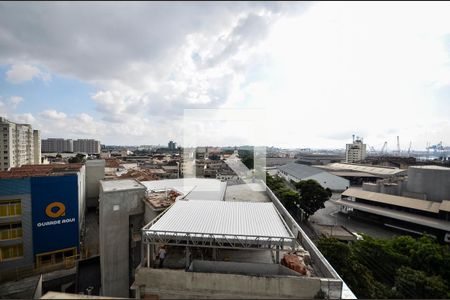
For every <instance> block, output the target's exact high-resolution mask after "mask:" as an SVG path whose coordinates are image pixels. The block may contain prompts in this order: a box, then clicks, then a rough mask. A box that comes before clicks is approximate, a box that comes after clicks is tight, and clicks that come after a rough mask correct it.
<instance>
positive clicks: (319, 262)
mask: <svg viewBox="0 0 450 300" xmlns="http://www.w3.org/2000/svg"><path fill="white" fill-rule="evenodd" d="M264 185H265V184H264ZM265 187H266V191H267V194H268V195H269V198H270V200H271V201H272V203H273V204H274V205H275V207H276V208H277V210H278V212H279V213H280V215H281V217H282V218H283V219H284V221H285V222H286V225H287V226H288V227H289V228H290V229H291V231H292V232H293V233H294V235H296V236H297V241H298V242H299V243H300V244H301V245H302V246H303V248H305V250H307V251H309V253H310V255H311V260H312V262H313V265H314V269H315V270H316V272H320V273H321V274H320V275H321V276H322V277H324V278H323V279H322V280H323V281H327V282H328V283H329V287H328V288H323V290H324V291H325V292H326V293H327V294H328V295H329V297H330V298H341V295H342V292H343V291H344V292H345V293H346V295H347V296H348V297H350V298H354V299H356V297H355V296H354V295H353V293H352V291H351V290H350V289H349V288H348V287H347V286H346V285H345V283H344V282H343V280H342V278H341V277H340V276H339V274H338V273H337V272H336V271H335V270H334V269H333V267H332V266H331V265H330V263H329V262H328V261H327V259H326V258H325V257H324V256H323V254H322V253H321V252H320V251H319V249H318V248H317V247H316V245H314V243H313V242H312V241H311V239H310V238H309V237H308V236H307V235H306V233H305V232H304V231H303V229H302V228H301V227H300V226H299V225H298V224H297V222H296V221H295V220H294V219H293V218H292V216H291V215H290V214H289V212H288V211H287V210H286V208H285V207H284V206H283V204H282V203H281V202H280V200H279V199H278V198H277V196H275V194H274V193H273V192H272V190H271V189H270V188H269V187H268V186H267V185H265Z"/></svg>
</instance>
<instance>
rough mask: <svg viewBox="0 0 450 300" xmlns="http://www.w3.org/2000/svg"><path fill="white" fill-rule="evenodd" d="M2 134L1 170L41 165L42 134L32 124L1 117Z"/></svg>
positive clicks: (0, 150)
mask: <svg viewBox="0 0 450 300" xmlns="http://www.w3.org/2000/svg"><path fill="white" fill-rule="evenodd" d="M0 134H2V137H1V138H0V153H1V156H0V170H9V169H10V168H13V167H20V166H22V165H27V164H40V163H41V143H40V134H39V131H38V130H33V128H32V127H31V125H30V124H18V123H14V122H11V121H8V120H7V119H5V118H3V117H0Z"/></svg>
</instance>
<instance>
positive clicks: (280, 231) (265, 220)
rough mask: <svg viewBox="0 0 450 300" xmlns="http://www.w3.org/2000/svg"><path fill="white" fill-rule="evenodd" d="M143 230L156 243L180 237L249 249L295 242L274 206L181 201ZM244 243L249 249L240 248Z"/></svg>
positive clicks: (180, 239)
mask: <svg viewBox="0 0 450 300" xmlns="http://www.w3.org/2000/svg"><path fill="white" fill-rule="evenodd" d="M143 231H144V236H146V237H147V238H148V239H150V240H151V241H152V240H153V241H155V242H157V241H159V242H161V240H160V239H161V238H163V239H172V238H176V239H177V240H178V243H179V242H184V243H189V242H191V241H192V240H195V241H197V242H199V241H200V242H208V243H218V244H226V245H234V247H241V246H242V247H247V248H248V247H250V245H253V246H257V245H265V246H270V245H278V246H293V245H294V243H295V237H294V236H293V234H292V232H291V231H290V230H289V229H288V227H287V226H286V224H285V223H284V221H283V220H282V219H281V217H280V215H279V214H278V212H277V210H276V209H275V206H274V205H273V204H272V203H254V202H222V201H182V200H180V201H176V202H175V204H174V205H173V206H171V207H170V208H169V209H168V210H167V212H166V213H165V214H163V215H162V216H161V217H160V218H159V219H156V220H154V221H152V222H151V223H150V224H148V225H147V226H145V227H144V229H143ZM241 242H242V243H245V244H246V246H244V245H241V246H236V245H237V244H239V243H241ZM232 247H233V246H232Z"/></svg>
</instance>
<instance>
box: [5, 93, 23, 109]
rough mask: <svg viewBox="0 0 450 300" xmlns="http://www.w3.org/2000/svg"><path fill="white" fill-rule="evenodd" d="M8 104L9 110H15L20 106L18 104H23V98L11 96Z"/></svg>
mask: <svg viewBox="0 0 450 300" xmlns="http://www.w3.org/2000/svg"><path fill="white" fill-rule="evenodd" d="M8 102H9V104H10V105H11V108H12V109H16V108H17V106H18V105H19V104H20V103H22V102H23V98H22V97H20V96H11V97H10V98H9V101H8Z"/></svg>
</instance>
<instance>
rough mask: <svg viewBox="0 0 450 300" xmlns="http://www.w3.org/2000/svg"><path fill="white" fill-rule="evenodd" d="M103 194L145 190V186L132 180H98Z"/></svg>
mask: <svg viewBox="0 0 450 300" xmlns="http://www.w3.org/2000/svg"><path fill="white" fill-rule="evenodd" d="M100 185H101V186H102V188H103V192H105V193H107V192H116V191H127V190H136V189H145V186H143V185H142V184H140V183H139V182H138V181H136V180H134V179H121V180H100Z"/></svg>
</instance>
